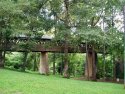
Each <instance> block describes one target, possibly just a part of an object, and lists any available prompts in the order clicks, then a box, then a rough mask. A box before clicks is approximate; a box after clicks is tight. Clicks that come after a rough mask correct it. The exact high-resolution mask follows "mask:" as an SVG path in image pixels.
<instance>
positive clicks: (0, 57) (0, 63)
mask: <svg viewBox="0 0 125 94" xmlns="http://www.w3.org/2000/svg"><path fill="white" fill-rule="evenodd" d="M0 68H4V58H3V53H2V51H0Z"/></svg>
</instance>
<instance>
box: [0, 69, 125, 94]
mask: <svg viewBox="0 0 125 94" xmlns="http://www.w3.org/2000/svg"><path fill="white" fill-rule="evenodd" d="M0 94H125V89H123V85H121V84H114V83H103V82H89V81H78V80H73V79H64V78H60V77H57V76H52V75H50V76H44V75H39V74H37V73H22V72H16V71H11V70H6V69H0Z"/></svg>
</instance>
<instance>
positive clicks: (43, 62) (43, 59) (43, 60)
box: [39, 52, 49, 75]
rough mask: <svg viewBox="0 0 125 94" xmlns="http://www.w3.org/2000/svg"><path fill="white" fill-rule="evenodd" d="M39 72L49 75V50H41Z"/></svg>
mask: <svg viewBox="0 0 125 94" xmlns="http://www.w3.org/2000/svg"><path fill="white" fill-rule="evenodd" d="M39 72H40V74H43V75H48V74H49V65H48V54H47V52H41V56H40V67H39Z"/></svg>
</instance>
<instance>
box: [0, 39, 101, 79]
mask: <svg viewBox="0 0 125 94" xmlns="http://www.w3.org/2000/svg"><path fill="white" fill-rule="evenodd" d="M31 40H32V41H31ZM48 44H49V46H48ZM86 46H87V47H86ZM65 49H67V51H68V53H87V55H86V56H87V62H88V63H87V66H86V68H85V76H86V77H88V75H89V77H90V78H95V77H96V63H97V53H102V52H101V49H99V50H100V51H99V50H98V52H97V51H95V50H94V49H93V48H92V46H91V45H86V44H84V43H83V44H80V45H77V46H76V45H75V46H73V45H68V47H67V48H65V45H64V43H63V42H62V41H58V42H53V40H52V39H51V38H31V37H30V38H28V37H13V38H10V39H8V40H6V42H5V41H4V42H3V43H1V45H0V51H1V52H2V51H11V52H28V51H32V52H41V57H40V66H39V72H40V73H41V74H47V73H48V72H49V65H48V54H47V53H48V52H52V53H53V52H60V53H65ZM2 57H3V56H2V54H0V66H1V67H2V66H3V65H4V64H3V61H4V60H2V59H3V58H2ZM64 63H65V62H64ZM87 68H88V69H87Z"/></svg>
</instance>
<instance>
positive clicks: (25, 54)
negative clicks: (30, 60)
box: [22, 52, 28, 71]
mask: <svg viewBox="0 0 125 94" xmlns="http://www.w3.org/2000/svg"><path fill="white" fill-rule="evenodd" d="M27 56H28V52H24V53H23V64H22V71H25V70H26V63H27Z"/></svg>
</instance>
